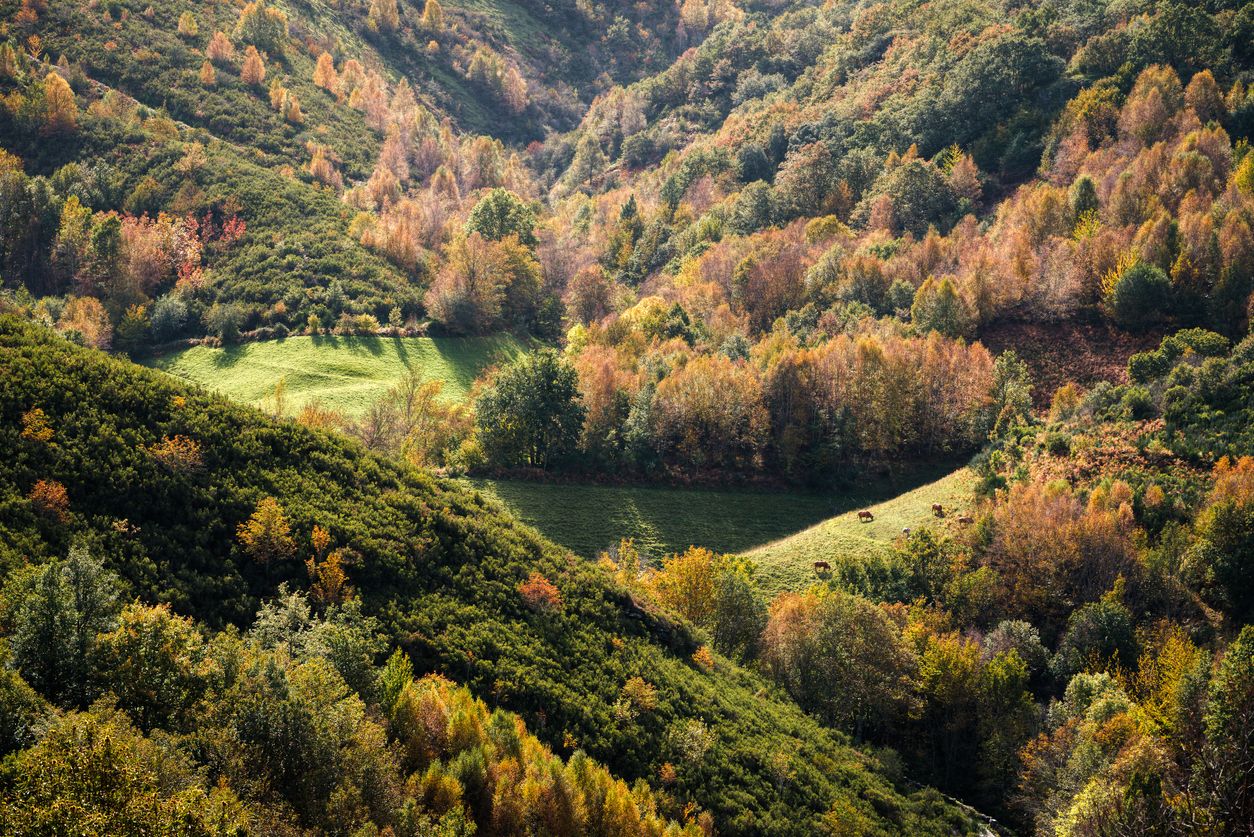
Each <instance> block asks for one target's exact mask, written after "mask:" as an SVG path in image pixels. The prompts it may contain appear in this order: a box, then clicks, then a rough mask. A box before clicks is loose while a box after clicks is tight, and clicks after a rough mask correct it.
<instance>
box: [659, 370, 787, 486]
mask: <svg viewBox="0 0 1254 837" xmlns="http://www.w3.org/2000/svg"><path fill="white" fill-rule="evenodd" d="M653 420H654V428H655V439H656V443H657V445H658V449H659V451H660V452H661V453H662V454H663V455H664V456H666V457H668V458H672V459H674V460H675V461H676V462H678V463H679V464H682V465H686V466H688V467H694V468H702V467H715V468H731V469H739V468H746V467H749V466H751V465H753V464H754V463H755V462H757V461H758V458H759V457H760V455H761V452H762V448H763V444H764V441H765V436H766V429H767V422H768V420H769V416H768V414H767V411H766V408H765V406H764V405H763V402H762V384H761V381H760V380H759V379H758V377H757V375H756V374H755V373H754V371H753V369H752V368H750V367H749V366H748V365H746V364H743V363H740V364H737V363H734V362H733V361H731V360H729V359H728V358H727V357H725V356H723V355H714V356H703V357H697V358H694V359H693V360H691V361H689V362H688V363H687V364H685V365H684V366H683V368H681V369H678V370H676V371H675V372H673V373H671V374H670V375H668V376H666V378H664V379H663V380H662V382H661V383H660V384H658V387H657V391H656V393H655V395H654V398H653Z"/></svg>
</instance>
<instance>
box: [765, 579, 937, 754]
mask: <svg viewBox="0 0 1254 837" xmlns="http://www.w3.org/2000/svg"><path fill="white" fill-rule="evenodd" d="M762 657H763V660H764V662H765V663H766V665H767V667H768V668H769V670H770V671H771V673H772V675H773V676H774V677H775V679H776V680H777V681H778V682H780V683H781V684H782V685H783V686H784V687H785V688H786V689H787V690H788V692H789V694H791V695H792V696H793V698H794V699H796V701H797V702H798V703H799V704H800V705H801V706H802V707H803V708H805V709H807V710H809V711H811V712H814V713H815V714H816V715H818V716H819V717H821V718H822V719H823V720H824V721H825V722H827V723H830V724H833V725H835V726H838V727H840V728H841V729H844V730H846V731H848V732H850V733H852V734H853V735H854V736H855V737H857V738H861V737H862V736H863V735H865V734H867V733H868V732H870V731H872V730H876V729H879V730H884V729H891V726H892V724H893V723H894V719H900V718H902V717H904V716H905V714H906V713H907V712H908V711H909V710H910V708H911V703H912V699H911V692H910V685H909V678H910V676H911V675H912V674H913V672H914V671H915V666H916V661H915V657H914V654H913V653H911V650H910V648H909V647H908V646H907V645H906V644H905V643H904V642H903V641H902V638H901V634H900V632H899V631H898V629H897V627H896V626H895V625H894V624H893V622H892V620H890V619H889V618H888V616H887V615H886V614H885V613H884V611H883V610H881V609H880V608H879V607H877V606H876V605H874V604H872V603H871V602H868V601H866V600H865V599H862V598H859V597H857V596H851V595H849V594H848V593H842V592H838V591H832V592H813V591H812V592H809V593H805V594H798V593H784V594H781V595H780V596H779V598H777V599H776V600H775V601H774V602H772V604H771V608H770V619H769V621H768V622H767V625H766V631H765V632H764V633H763V636H762Z"/></svg>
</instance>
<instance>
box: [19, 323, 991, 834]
mask: <svg viewBox="0 0 1254 837" xmlns="http://www.w3.org/2000/svg"><path fill="white" fill-rule="evenodd" d="M36 410H40V411H42V413H36V412H35V411H36ZM49 431H50V432H49ZM0 449H2V450H4V451H6V453H5V455H4V456H3V457H0V568H2V569H3V570H4V571H6V572H8V571H11V570H12V569H14V568H15V567H18V566H20V565H21V564H22V563H23V562H24V561H27V560H31V561H45V560H48V559H50V558H52V557H55V556H59V555H64V554H65V552H66V551H67V549H68V547H69V545H70V542H71V540H73V539H82V540H83V542H84V543H86V544H88V545H89V546H90V548H91V549H92V550H93V552H95V553H96V554H98V555H100V556H101V557H103V558H104V559H105V563H106V566H107V567H108V568H109V569H111V570H113V571H115V572H117V573H118V574H119V575H121V576H122V577H123V578H124V580H125V581H126V582H127V583H128V584H129V587H130V589H129V591H127V595H131V596H137V597H139V598H141V599H144V600H147V601H159V602H170V603H172V604H173V605H174V607H175V609H176V610H178V611H180V612H183V613H187V614H191V615H194V616H196V617H197V618H200V619H203V620H204V621H206V622H207V623H208V624H210V625H223V624H226V623H243V622H244V621H245V620H247V619H248V618H249V616H250V614H251V613H252V612H253V611H254V610H255V609H256V606H257V604H258V601H259V599H260V598H261V597H263V596H267V595H269V594H272V593H273V591H274V590H275V589H276V587H277V585H278V584H279V583H280V582H284V581H286V582H289V583H293V584H296V585H298V586H303V585H304V581H303V576H304V569H303V567H302V566H301V560H300V559H303V557H304V556H305V554H308V553H309V552H310V547H309V545H308V543H309V541H308V539H309V535H310V532H311V530H312V527H313V526H314V525H315V524H316V525H319V526H322V527H324V528H325V529H326V530H327V531H328V532H329V534H330V536H331V541H332V543H333V544H335V545H336V546H341V547H347V548H348V549H349V550H351V552H350V553H349V555H350V560H349V566H348V572H349V577H350V581H351V583H352V584H353V585H354V586H355V587H357V588H358V590H359V593H360V597H361V599H362V601H363V604H364V605H365V607H366V609H367V611H368V612H371V613H373V614H376V615H378V616H379V617H380V619H381V620H382V622H383V623H384V625H385V626H386V629H387V630H388V632H389V633H390V635H391V636H392V638H393V639H394V640H396V641H398V642H399V644H400V645H401V647H402V648H405V649H406V650H407V651H408V652H409V653H410V655H411V656H412V657H413V658H414V660H415V664H416V666H417V668H418V669H419V670H420V671H423V672H428V671H430V672H440V673H444V674H446V675H448V676H450V677H453V678H455V679H457V680H458V681H461V682H463V683H465V684H466V685H468V686H470V688H471V689H472V690H473V691H474V692H475V693H476V694H477V695H480V696H482V697H484V698H485V699H487V700H489V701H491V702H492V703H494V704H498V705H500V706H503V707H507V708H511V709H514V710H516V711H518V712H520V713H521V714H522V715H523V716H524V718H525V719H526V721H527V723H528V725H529V727H531V728H533V729H534V730H535V731H536V733H537V734H538V735H539V736H540V737H541V738H542V739H544V740H545V741H546V742H548V743H550V744H551V745H553V746H554V747H555V748H561V749H562V751H564V752H569V751H570V750H571V749H573V748H574V747H580V748H582V749H584V750H586V751H587V752H588V753H589V754H590V755H593V756H594V757H595V758H597V759H599V760H602V761H604V762H605V763H606V764H607V765H609V766H610V767H611V769H613V770H614V771H615V772H616V773H617V774H618V775H620V776H623V777H624V778H628V779H633V778H637V777H643V778H647V779H649V780H650V781H654V780H656V777H658V775H659V770H660V769H661V767H662V765H663V764H664V763H668V764H672V765H673V768H672V769H673V770H674V771H676V773H675V776H674V785H673V788H672V789H673V790H674V791H675V792H676V793H677V794H679V795H680V796H682V797H684V798H688V799H691V800H693V801H694V802H696V803H697V805H699V806H701V807H704V808H707V809H709V810H711V811H712V812H713V814H714V815H715V820H716V822H717V824H718V829H719V832H720V833H724V834H734V833H757V834H762V833H780V834H783V833H792V834H808V833H814V832H815V831H816V830H817V829H818V828H819V823H820V820H821V819H822V818H823V817H824V816H825V815H828V813H829V812H832V811H839V812H840V814H839V815H837V816H839V817H840V818H841V819H842V821H844V820H846V818H850V817H852V818H854V821H861V822H863V823H865V824H866V825H867V827H871V826H872V824H873V823H874V825H875V828H877V829H882V830H883V831H885V832H899V833H911V834H921V833H936V834H942V833H954V832H963V831H969V830H970V829H971V825H970V823H969V822H968V821H967V820H966V818H965V817H964V816H963V815H961V814H959V813H957V812H956V811H955V810H954V809H952V808H950V807H948V806H947V805H946V804H944V803H942V801H941V800H940V798H939V797H938V796H936V795H934V794H931V793H919V794H913V795H910V796H904V795H902V794H901V793H900V792H898V791H896V790H894V788H893V786H892V784H891V782H890V781H889V780H888V779H887V778H886V777H885V775H884V773H883V771H882V769H881V768H880V767H878V766H877V763H876V762H875V761H873V760H871V759H869V758H867V757H866V756H864V755H862V754H859V753H857V752H856V751H854V750H852V749H850V748H848V747H847V746H846V745H845V744H844V743H843V742H842V740H841V739H840V738H839V737H838V736H837V735H836V734H834V733H831V732H828V731H826V730H824V729H823V728H821V727H820V726H819V725H818V724H817V723H816V722H814V721H812V720H811V719H809V718H807V717H806V716H805V715H803V714H802V713H801V712H800V711H799V710H798V709H796V708H795V707H794V706H792V705H791V704H789V703H787V702H785V701H784V700H783V699H781V698H779V697H776V696H775V695H774V693H773V692H772V691H771V690H770V689H769V687H768V686H767V685H766V684H765V683H764V681H762V680H760V679H759V678H758V677H756V676H754V675H750V674H748V673H747V672H744V671H742V670H741V669H739V668H737V667H735V666H734V665H732V664H730V663H726V662H724V661H721V660H720V661H719V663H718V665H717V667H716V668H715V669H714V670H713V671H712V672H709V673H706V672H705V671H703V670H701V669H699V668H698V667H697V666H695V665H694V664H693V663H691V662H690V661H689V657H690V655H691V654H692V653H693V652H694V651H695V650H696V643H695V642H694V640H693V637H692V635H691V634H690V633H689V631H688V630H687V629H686V628H685V627H683V626H681V625H676V624H672V623H670V622H668V621H666V620H665V619H663V618H662V617H660V616H657V615H654V614H652V613H649V612H645V611H644V610H642V609H641V608H640V607H639V606H638V605H635V604H634V603H633V602H632V601H631V600H630V599H629V598H628V597H627V596H626V594H624V593H621V592H619V591H617V590H616V589H614V588H613V586H612V585H611V584H610V582H609V580H608V578H607V577H606V576H605V574H604V573H603V571H602V570H601V569H600V568H598V567H596V566H594V565H591V564H589V563H587V562H584V561H579V560H576V559H574V558H573V556H570V555H568V554H565V553H563V552H561V551H560V550H558V549H557V548H555V547H553V546H552V545H550V544H548V543H547V542H545V541H543V540H542V539H541V538H540V537H539V536H538V535H537V534H536V533H535V532H533V531H531V530H529V529H527V528H525V527H522V526H520V525H519V524H517V523H516V522H515V521H513V520H512V519H510V518H509V517H508V516H507V515H506V514H505V513H504V512H502V511H501V509H500V508H499V507H497V506H494V505H491V504H488V503H486V502H485V501H484V500H482V499H481V498H480V497H479V496H478V495H474V494H470V493H467V492H465V491H462V490H460V489H457V488H455V487H454V486H453V485H451V484H449V483H444V482H441V481H437V480H434V479H432V478H431V477H430V476H428V475H426V474H424V473H420V472H418V471H416V470H413V469H411V468H408V467H404V466H401V465H399V464H397V463H395V462H393V461H389V460H384V459H380V458H377V457H375V456H372V455H367V454H366V453H364V452H363V451H362V450H361V449H360V448H359V447H357V446H356V445H355V444H353V443H350V442H348V441H346V440H344V439H342V438H338V437H335V436H331V435H327V434H324V433H320V432H314V431H310V430H307V429H304V428H301V427H298V426H297V425H295V424H293V423H290V422H289V423H276V422H273V421H269V420H266V419H264V418H262V417H261V416H260V415H259V414H257V413H255V412H252V411H249V410H246V409H243V408H240V407H236V406H232V405H230V404H228V403H226V402H225V401H224V400H222V399H219V398H213V397H210V396H207V395H205V394H203V393H198V392H193V391H188V390H186V389H185V388H183V387H180V386H178V385H176V384H174V383H173V382H171V381H170V380H169V379H168V378H165V377H164V376H162V375H161V374H160V373H156V372H152V371H148V370H143V369H140V368H138V367H134V366H131V365H129V364H127V363H124V362H121V361H117V360H112V359H109V358H107V357H106V356H104V355H102V354H100V353H97V352H93V351H90V350H86V349H82V348H78V347H75V346H73V345H71V344H69V343H67V342H65V341H63V340H61V339H59V338H57V337H54V336H52V335H51V334H50V333H48V332H45V331H43V330H41V329H38V328H36V327H34V326H30V325H26V324H23V323H20V322H19V321H17V320H15V319H13V318H4V319H0ZM40 480H43V481H44V485H45V486H46V485H47V484H48V483H51V482H55V483H59V484H60V485H63V486H64V487H65V488H66V490H67V493H68V508H67V509H65V510H64V514H63V515H62V514H58V513H52V512H50V511H49V507H48V506H47V504H46V503H41V501H40V499H39V492H37V491H35V492H34V493H33V489H34V487H35V485H36V483H37V482H38V481H40ZM266 497H274V498H276V499H277V500H278V502H279V503H280V504H281V505H282V507H283V509H284V510H285V511H286V514H287V516H288V517H289V519H290V520H291V523H292V531H293V534H294V536H295V537H296V540H297V543H298V544H299V547H298V552H299V553H300V554H299V555H298V556H295V557H294V558H288V559H286V560H280V561H276V562H275V563H274V564H273V565H271V566H269V567H266V568H263V567H262V566H259V565H258V564H257V563H256V562H254V561H252V560H251V559H250V558H249V557H247V555H246V554H245V552H244V551H243V549H242V548H241V546H240V544H239V541H238V540H237V537H236V529H237V527H238V526H239V524H241V523H243V522H244V521H246V520H247V519H248V517H249V515H250V514H251V513H252V512H253V511H254V509H255V508H256V507H257V504H258V502H259V501H260V500H262V499H263V498H266ZM533 572H539V573H542V574H543V575H545V576H546V577H547V578H548V579H550V580H551V581H552V582H553V583H554V584H555V585H556V586H557V588H558V590H559V591H560V594H561V598H562V601H563V602H564V606H563V607H561V608H558V609H556V610H549V611H547V612H546V611H536V610H533V609H529V608H528V607H527V606H526V605H525V604H524V601H523V599H522V597H521V596H520V592H519V585H520V583H521V582H523V581H525V580H526V579H527V578H528V576H529V575H530V574H531V573H533ZM631 677H642V678H645V679H646V680H648V681H649V682H651V683H652V684H654V685H655V686H656V688H657V705H656V708H655V709H654V710H652V711H650V712H647V713H644V714H641V715H639V716H637V717H636V718H635V719H631V720H624V719H623V718H622V716H621V715H619V716H617V717H616V713H615V712H614V711H613V705H614V703H615V701H617V700H618V699H619V695H620V691H621V689H622V687H623V685H624V683H625V682H626V681H627V680H628V679H629V678H631ZM694 737H695V739H696V740H697V743H699V744H700V745H701V746H699V747H695V748H694V746H693V745H692V741H693V740H694ZM694 753H695V756H694ZM780 777H784V778H782V779H781V778H780Z"/></svg>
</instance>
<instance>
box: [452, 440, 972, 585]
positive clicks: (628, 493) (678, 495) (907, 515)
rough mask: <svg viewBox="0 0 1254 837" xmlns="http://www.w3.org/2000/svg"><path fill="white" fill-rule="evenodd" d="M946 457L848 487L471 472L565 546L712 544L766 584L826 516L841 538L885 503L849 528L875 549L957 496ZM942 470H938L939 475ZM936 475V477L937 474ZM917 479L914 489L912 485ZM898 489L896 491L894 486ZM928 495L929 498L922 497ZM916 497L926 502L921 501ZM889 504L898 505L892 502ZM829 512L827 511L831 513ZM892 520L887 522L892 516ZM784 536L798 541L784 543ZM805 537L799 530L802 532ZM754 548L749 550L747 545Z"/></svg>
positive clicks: (777, 578) (960, 483)
mask: <svg viewBox="0 0 1254 837" xmlns="http://www.w3.org/2000/svg"><path fill="white" fill-rule="evenodd" d="M953 467H954V466H953V465H952V464H950V465H948V466H946V467H944V468H943V470H942V469H941V468H938V467H937V466H928V467H926V468H920V469H911V470H910V471H909V472H905V473H901V474H897V475H895V476H894V477H892V478H879V479H869V480H863V481H860V482H859V483H857V485H856V487H854V488H851V489H847V490H843V491H833V492H824V493H813V492H805V491H772V490H767V489H713V488H690V487H671V486H657V487H655V486H635V485H632V486H614V485H586V484H550V483H536V482H525V481H521V480H471V481H470V482H472V483H473V485H474V486H475V487H476V488H478V489H479V490H480V491H482V492H483V493H484V494H487V495H489V496H493V497H496V498H497V499H498V500H500V501H501V502H503V503H504V504H505V505H506V506H508V507H510V509H512V510H513V511H514V513H515V514H517V515H518V516H519V517H520V518H522V520H523V521H525V522H526V523H529V524H531V525H532V526H534V527H535V528H536V529H538V530H540V532H542V533H543V534H544V535H545V536H546V537H548V538H550V539H551V540H553V541H556V542H557V543H559V544H561V545H563V546H565V547H567V548H568V549H570V550H572V551H573V552H575V553H577V554H579V555H582V556H585V557H589V558H591V557H595V556H596V555H597V554H598V553H599V552H601V551H602V550H605V549H607V548H609V547H611V546H614V545H616V544H617V543H618V542H619V540H620V539H622V538H633V539H634V540H635V541H636V545H637V546H638V547H639V548H640V549H641V551H642V552H644V553H645V554H647V555H649V556H651V557H653V558H658V557H660V556H662V555H665V554H668V553H671V552H677V551H682V550H684V549H686V548H688V547H689V546H692V545H697V546H705V547H708V548H710V549H712V550H714V551H716V552H726V553H748V554H750V555H753V556H754V557H755V559H756V560H758V561H759V563H760V564H762V567H763V579H762V580H763V583H764V584H765V585H767V586H768V587H769V588H770V589H771V590H772V591H774V590H778V589H783V588H785V587H787V586H789V581H798V582H799V580H800V574H795V575H797V578H796V579H793V578H791V576H792V575H794V574H793V573H792V572H791V570H792V565H793V564H797V565H800V564H801V563H802V562H809V563H805V569H806V570H812V563H813V561H815V560H821V559H819V558H809V557H806V556H809V555H811V554H818V553H819V552H821V551H823V545H824V543H825V542H826V541H827V540H828V539H829V538H828V536H827V535H825V534H821V532H822V531H823V530H824V527H826V526H828V524H832V525H833V526H835V527H836V530H837V531H838V532H840V537H842V538H847V537H848V535H846V534H845V532H844V529H845V526H844V523H843V521H844V518H845V517H847V516H849V515H852V516H853V517H854V523H855V526H856V520H857V518H856V514H857V510H858V509H861V508H866V507H868V506H869V505H870V504H872V503H881V504H882V506H872V507H873V508H877V509H878V508H885V509H887V511H885V512H884V516H883V518H880V517H878V516H877V520H876V522H875V523H874V524H864V530H863V531H861V532H859V531H858V530H857V529H854V530H853V533H855V534H857V536H858V539H857V540H851V541H849V543H848V547H849V551H850V553H851V555H852V554H855V553H856V551H857V549H861V548H866V547H868V546H869V547H870V548H872V549H878V548H883V546H884V545H885V544H887V543H889V542H890V541H891V540H892V537H893V536H892V534H891V532H892V529H891V527H892V526H894V525H895V526H896V527H897V529H896V531H900V529H901V527H902V526H904V525H908V524H907V523H904V522H901V521H904V520H909V521H910V522H911V523H914V522H917V521H918V520H920V519H922V517H923V515H922V514H914V511H915V509H914V507H915V506H916V505H918V504H919V503H924V505H923V506H921V508H922V509H923V512H926V513H928V514H930V511H928V510H929V509H930V507H931V503H933V502H939V501H941V500H940V499H939V498H942V497H943V498H944V500H945V501H946V502H957V500H956V499H955V498H956V497H957V496H958V495H960V494H962V493H963V491H964V488H969V483H968V481H966V480H965V479H964V478H962V477H961V476H956V475H954V474H951V473H950V471H952V469H953ZM942 474H947V475H948V476H943V477H942ZM938 478H939V479H938ZM920 486H921V487H920ZM902 492H905V493H904V494H903V493H902ZM933 497H936V498H938V499H932V498H933ZM925 501H926V502H925ZM898 509H899V510H898ZM833 515H836V517H833ZM894 521H895V522H894ZM790 535H791V536H794V537H796V538H800V539H802V540H800V541H798V542H797V543H796V544H795V545H794V544H793V538H790V537H789V536H790ZM803 536H808V537H803ZM755 548H758V549H755Z"/></svg>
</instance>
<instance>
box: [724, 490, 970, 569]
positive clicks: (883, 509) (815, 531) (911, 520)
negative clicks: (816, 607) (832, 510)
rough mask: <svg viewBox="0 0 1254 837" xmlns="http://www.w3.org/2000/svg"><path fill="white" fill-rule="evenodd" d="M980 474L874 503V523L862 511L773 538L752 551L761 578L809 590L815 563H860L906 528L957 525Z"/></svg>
mask: <svg viewBox="0 0 1254 837" xmlns="http://www.w3.org/2000/svg"><path fill="white" fill-rule="evenodd" d="M974 480H975V477H974V474H972V473H971V471H969V470H968V469H966V468H960V469H958V470H956V471H954V472H953V473H950V474H948V475H946V476H944V477H942V478H940V479H938V480H936V481H935V482H931V483H928V484H926V485H922V486H920V487H918V488H915V489H913V490H911V491H907V492H906V493H904V494H901V495H899V496H897V497H894V498H892V499H891V500H886V501H884V502H882V503H879V504H876V505H871V506H868V507H867V508H869V510H870V511H871V512H872V513H873V514H874V515H875V520H874V521H872V522H871V523H861V522H859V521H858V510H857V509H854V510H850V511H847V512H845V513H844V514H841V515H838V516H837V517H833V518H831V519H829V520H825V521H823V522H822V523H820V524H818V525H817V526H812V527H810V528H809V529H806V530H805V531H804V532H798V533H797V534H795V535H792V536H790V537H787V538H784V539H783V540H778V541H775V542H774V543H769V544H767V545H765V546H761V547H759V548H757V549H755V550H753V551H752V552H750V553H748V555H749V557H750V558H752V559H753V560H754V561H755V562H756V564H757V567H758V573H759V575H758V578H759V580H760V582H761V584H762V586H763V588H764V589H766V590H767V591H768V592H770V593H776V592H779V591H780V590H799V589H803V588H805V587H807V586H809V584H811V583H812V582H813V581H814V578H815V575H814V562H815V561H827V562H828V563H829V564H831V565H832V566H836V565H837V564H840V563H846V562H856V561H859V560H862V559H863V558H865V557H867V556H870V555H874V554H875V553H876V552H882V551H884V550H887V549H888V546H889V544H890V543H892V541H893V540H894V539H895V538H897V537H898V536H899V535H901V530H902V528H903V527H907V526H909V527H920V526H936V527H949V526H956V525H958V524H957V520H956V518H957V517H959V516H960V515H961V514H962V513H963V511H965V510H966V509H967V508H969V507H970V502H971V488H972V485H973V483H974ZM933 503H941V504H942V505H943V506H944V507H945V509H946V516H945V518H944V519H937V518H936V517H934V516H933V515H932V504H933Z"/></svg>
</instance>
